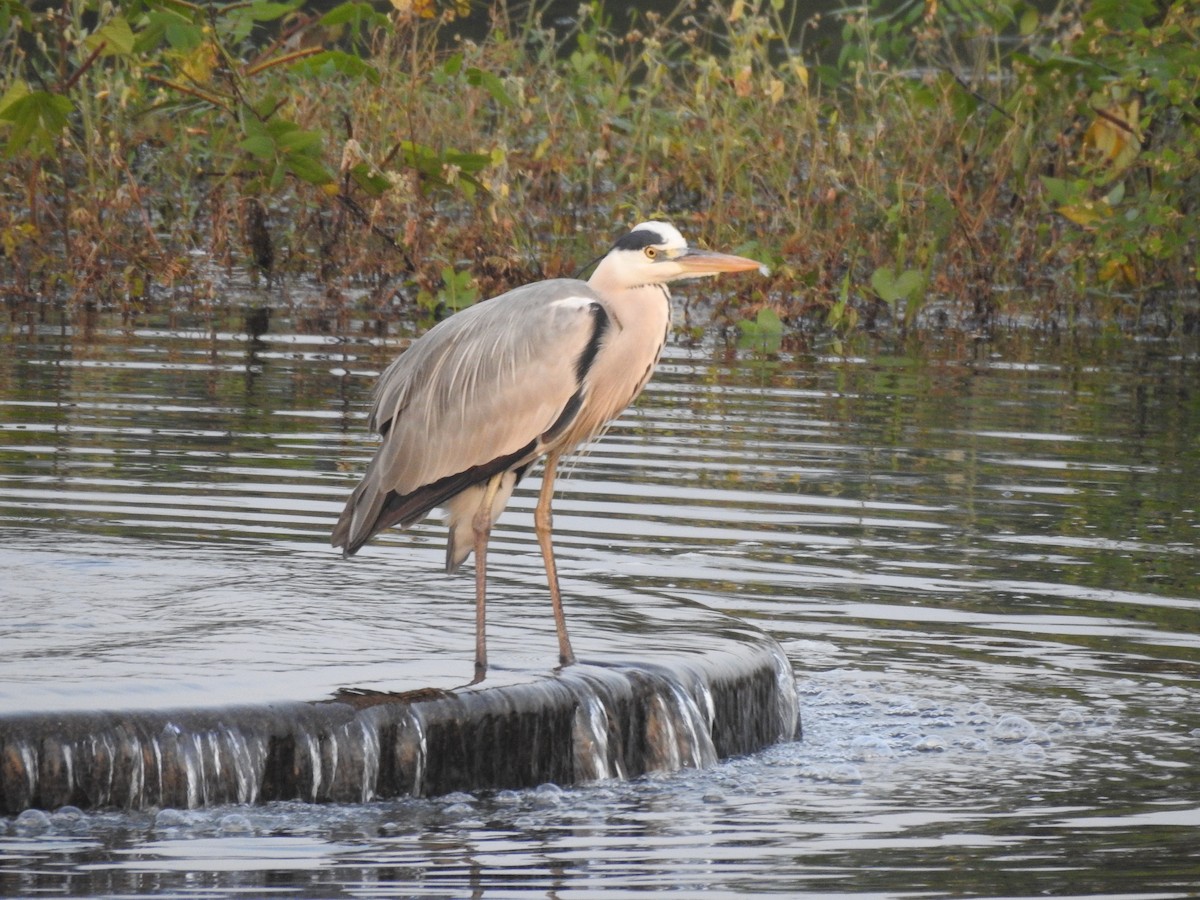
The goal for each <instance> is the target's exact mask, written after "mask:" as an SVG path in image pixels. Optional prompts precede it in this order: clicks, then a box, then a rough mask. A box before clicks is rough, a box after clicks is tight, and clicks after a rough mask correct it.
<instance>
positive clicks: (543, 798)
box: [533, 783, 564, 809]
mask: <svg viewBox="0 0 1200 900" xmlns="http://www.w3.org/2000/svg"><path fill="white" fill-rule="evenodd" d="M563 794H564V792H563V789H562V788H560V787H559V786H558V785H557V784H549V783H547V784H539V785H538V786H537V787H535V788H534V789H533V805H534V806H536V807H537V808H538V809H549V808H551V807H554V806H559V805H561V804H562V802H563Z"/></svg>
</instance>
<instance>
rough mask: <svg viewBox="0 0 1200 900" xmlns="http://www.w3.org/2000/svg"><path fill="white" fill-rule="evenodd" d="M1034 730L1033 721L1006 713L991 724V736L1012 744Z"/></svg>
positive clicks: (1023, 738) (1027, 736)
mask: <svg viewBox="0 0 1200 900" xmlns="http://www.w3.org/2000/svg"><path fill="white" fill-rule="evenodd" d="M1036 731H1037V729H1036V728H1035V727H1034V725H1033V723H1032V722H1030V721H1029V720H1028V719H1026V718H1025V717H1024V716H1018V715H1016V714H1015V713H1008V714H1007V715H1003V716H1001V717H1000V720H999V721H998V722H996V724H995V725H993V726H992V737H993V738H995V739H996V740H998V741H1003V742H1005V743H1006V744H1012V743H1016V742H1017V741H1024V740H1026V739H1027V738H1029V737H1031V736H1032V735H1033V734H1034V733H1035V732H1036Z"/></svg>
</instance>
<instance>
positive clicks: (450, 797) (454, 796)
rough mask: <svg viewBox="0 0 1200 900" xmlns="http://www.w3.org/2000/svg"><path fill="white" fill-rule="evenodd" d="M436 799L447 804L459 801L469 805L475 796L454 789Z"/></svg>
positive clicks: (452, 804)
mask: <svg viewBox="0 0 1200 900" xmlns="http://www.w3.org/2000/svg"><path fill="white" fill-rule="evenodd" d="M438 800H439V801H440V802H442V803H444V804H445V805H447V806H455V805H457V804H460V803H461V804H465V805H467V806H470V805H471V804H472V803H474V802H475V796H474V795H473V794H468V793H466V792H465V791H454V792H453V793H450V794H443V795H442V796H441V797H439V798H438Z"/></svg>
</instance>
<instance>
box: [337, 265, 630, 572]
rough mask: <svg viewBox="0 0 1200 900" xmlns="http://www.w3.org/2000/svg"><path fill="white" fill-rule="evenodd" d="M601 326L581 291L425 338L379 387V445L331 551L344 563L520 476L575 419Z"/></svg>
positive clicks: (595, 303) (485, 311)
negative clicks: (510, 475)
mask: <svg viewBox="0 0 1200 900" xmlns="http://www.w3.org/2000/svg"><path fill="white" fill-rule="evenodd" d="M606 327H607V314H606V313H605V311H604V307H603V305H602V304H601V302H600V298H599V297H598V296H597V295H596V294H595V292H594V291H593V290H592V289H591V288H589V287H588V286H587V285H586V284H585V283H583V282H582V281H574V280H569V279H559V280H553V281H544V282H539V283H537V284H532V285H527V286H525V287H521V288H517V289H516V290H514V291H510V292H509V293H507V294H502V295H501V296H499V297H496V298H495V299H493V300H488V301H486V302H484V303H481V304H478V305H476V306H473V307H470V308H469V309H466V310H464V311H463V312H460V313H458V314H456V315H454V316H451V317H450V318H449V319H446V320H445V321H443V322H440V323H439V324H438V325H436V326H435V327H434V328H432V329H431V330H430V331H429V332H428V333H427V334H426V335H425V336H424V337H422V338H420V339H419V340H417V341H416V342H415V343H413V345H412V346H411V347H409V349H408V350H407V351H406V352H405V353H403V354H401V356H400V357H399V358H397V359H396V360H395V362H393V363H392V364H391V366H389V367H388V369H387V370H386V371H385V372H384V373H383V375H382V376H380V379H379V383H378V384H377V385H376V388H375V395H374V407H373V409H372V412H371V416H370V419H369V425H370V427H371V428H372V429H373V430H374V431H377V432H378V433H379V434H381V435H382V436H383V443H382V444H381V445H380V447H379V450H378V451H377V453H376V455H375V458H374V459H373V460H372V461H371V463H370V465H369V466H368V467H367V472H366V474H365V476H364V477H363V480H362V483H361V484H359V486H358V487H357V488H356V489H355V491H354V493H353V494H352V495H351V497H350V500H349V501H348V502H347V504H346V509H345V510H344V511H343V513H342V516H341V518H340V519H339V521H338V524H337V526H336V527H335V529H334V533H333V545H334V546H335V547H337V546H340V547H343V548H344V550H345V553H346V554H347V555H349V554H351V553H354V552H355V551H356V550H357V549H358V548H359V547H361V546H362V544H364V543H365V542H366V541H367V540H369V539H370V537H371V536H372V535H374V534H376V533H377V532H379V531H381V530H382V529H384V528H387V527H388V526H390V525H396V524H399V525H410V524H412V523H414V522H417V521H419V520H420V519H421V518H423V517H424V516H425V515H426V514H427V513H428V512H429V511H430V510H431V509H432V508H433V507H435V506H440V505H443V504H444V503H445V502H446V501H447V500H449V499H450V498H451V497H453V496H454V495H455V494H458V493H460V492H461V491H462V490H464V489H466V488H467V487H469V486H470V485H472V484H477V483H479V482H480V481H486V480H487V479H488V478H489V477H490V476H491V475H493V474H495V473H497V472H502V471H507V470H511V469H516V468H520V467H522V466H528V465H529V464H530V463H531V462H532V461H533V460H535V459H536V458H537V457H538V456H539V455H541V453H542V452H543V450H544V448H545V442H546V440H547V439H549V438H552V437H553V436H554V435H555V434H557V433H559V432H560V431H561V429H562V428H563V427H565V425H566V424H567V421H568V420H569V419H570V418H572V417H573V416H574V415H575V413H576V412H577V411H578V408H579V405H580V386H581V384H582V381H583V376H584V374H585V373H586V367H587V363H588V362H589V361H590V359H591V358H592V357H594V355H595V353H596V350H597V345H598V341H599V340H600V336H602V335H603V333H604V330H605V328H606Z"/></svg>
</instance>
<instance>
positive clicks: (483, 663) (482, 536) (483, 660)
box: [471, 472, 504, 684]
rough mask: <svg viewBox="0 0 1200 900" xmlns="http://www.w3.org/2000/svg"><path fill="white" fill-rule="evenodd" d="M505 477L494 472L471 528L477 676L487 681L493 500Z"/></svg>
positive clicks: (478, 679)
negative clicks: (489, 540) (488, 569)
mask: <svg viewBox="0 0 1200 900" xmlns="http://www.w3.org/2000/svg"><path fill="white" fill-rule="evenodd" d="M503 477H504V473H503V472H501V473H499V474H497V475H493V476H492V477H491V478H490V479H489V480H488V483H487V486H486V487H485V488H484V491H483V500H482V501H481V502H480V504H479V509H477V510H476V511H475V518H474V519H473V520H472V521H471V528H472V530H473V531H474V533H475V680H474V681H473V682H472V684H475V683H477V682H480V681H483V678H484V676H485V675H486V674H487V615H486V610H487V543H488V537H490V536H491V533H492V503H493V501H494V500H495V499H496V490H497V489H498V488H499V487H500V480H501V479H502V478H503Z"/></svg>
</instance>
